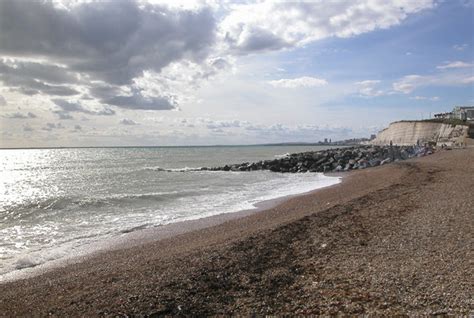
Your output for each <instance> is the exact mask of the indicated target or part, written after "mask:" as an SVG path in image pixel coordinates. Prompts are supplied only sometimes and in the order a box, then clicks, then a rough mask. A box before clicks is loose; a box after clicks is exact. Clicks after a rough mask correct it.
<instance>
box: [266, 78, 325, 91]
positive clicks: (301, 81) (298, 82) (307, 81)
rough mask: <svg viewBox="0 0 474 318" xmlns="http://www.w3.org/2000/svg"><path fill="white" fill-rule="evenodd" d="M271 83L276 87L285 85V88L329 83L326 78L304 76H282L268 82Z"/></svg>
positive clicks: (318, 85)
mask: <svg viewBox="0 0 474 318" xmlns="http://www.w3.org/2000/svg"><path fill="white" fill-rule="evenodd" d="M268 83H269V84H270V85H272V86H275V87H284V88H298V87H321V86H325V85H327V84H328V82H327V81H326V80H325V79H321V78H316V77H309V76H303V77H299V78H293V79H288V78H282V79H279V80H273V81H270V82H268Z"/></svg>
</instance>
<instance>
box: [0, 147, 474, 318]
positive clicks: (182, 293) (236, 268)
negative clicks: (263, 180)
mask: <svg viewBox="0 0 474 318" xmlns="http://www.w3.org/2000/svg"><path fill="white" fill-rule="evenodd" d="M190 208H192V207H190ZM242 216H243V215H242ZM223 221H224V223H222V224H218V225H213V226H210V227H205V228H201V229H197V230H193V231H190V232H186V231H182V232H181V234H178V233H180V232H179V231H178V232H176V233H175V234H176V235H175V234H173V235H170V236H169V237H164V238H162V239H161V240H159V241H156V242H153V241H152V240H149V241H147V243H146V244H143V245H139V246H132V247H129V248H124V249H120V250H112V251H108V252H105V253H101V254H99V255H96V256H94V257H92V258H89V259H86V260H85V261H84V262H80V263H77V264H71V265H68V266H66V267H62V268H57V269H55V270H53V271H50V272H47V273H45V274H43V275H40V276H36V277H32V278H29V279H24V280H19V281H15V282H9V283H5V284H2V285H0V315H1V316H11V317H18V316H31V315H35V316H48V315H49V316H60V317H64V316H160V315H213V314H214V315H215V314H284V313H290V314H298V313H300V314H336V313H346V314H363V313H366V314H376V315H393V314H411V315H415V314H469V313H472V312H474V300H473V295H474V289H473V281H474V272H473V269H472V268H474V262H473V260H474V253H473V247H474V244H473V243H474V239H473V235H472V233H474V149H473V148H470V149H465V150H452V151H442V152H439V153H436V154H434V155H432V156H429V157H424V158H418V159H412V160H407V161H404V162H400V163H396V164H392V165H388V166H382V167H377V168H373V169H367V170H362V171H356V172H353V173H351V174H350V175H348V176H347V177H345V178H344V179H343V182H342V183H341V184H339V185H337V186H333V187H329V188H325V189H322V190H319V191H316V192H314V193H310V194H307V195H304V196H300V197H295V198H291V199H289V200H287V201H285V202H282V203H280V204H279V205H277V206H276V207H273V208H270V209H267V210H264V211H260V212H258V213H253V214H250V215H246V216H243V217H241V218H238V219H229V220H223ZM217 223H219V222H217ZM217 223H216V224H217ZM209 225H212V223H209Z"/></svg>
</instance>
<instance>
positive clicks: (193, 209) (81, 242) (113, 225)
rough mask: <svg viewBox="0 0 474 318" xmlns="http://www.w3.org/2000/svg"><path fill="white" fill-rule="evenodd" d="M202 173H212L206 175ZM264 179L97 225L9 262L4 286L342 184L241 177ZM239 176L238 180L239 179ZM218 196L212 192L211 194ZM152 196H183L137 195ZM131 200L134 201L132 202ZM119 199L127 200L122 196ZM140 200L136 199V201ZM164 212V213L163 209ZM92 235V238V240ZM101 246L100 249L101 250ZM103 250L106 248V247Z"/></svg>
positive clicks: (3, 270)
mask: <svg viewBox="0 0 474 318" xmlns="http://www.w3.org/2000/svg"><path fill="white" fill-rule="evenodd" d="M202 173H212V172H210V171H204V172H202ZM254 173H256V174H261V175H260V176H265V178H263V179H261V180H262V181H259V182H255V183H250V184H236V185H234V186H233V187H229V188H227V189H226V190H225V191H223V192H220V193H214V192H212V191H209V192H207V193H202V194H199V195H188V196H185V195H184V193H183V196H181V197H180V196H177V197H176V204H175V205H174V206H170V207H167V208H166V215H164V214H160V213H161V212H160V213H154V212H153V211H150V212H147V213H143V212H140V213H138V212H133V211H130V213H127V214H124V215H121V216H120V217H113V216H111V218H110V219H109V220H108V221H107V222H99V223H94V222H93V220H92V222H91V223H94V224H97V226H98V228H97V230H96V231H93V232H90V229H89V232H87V233H84V235H81V236H75V237H72V238H68V239H66V238H64V239H63V240H62V241H61V242H55V244H49V245H48V246H45V247H44V248H40V249H37V250H30V251H28V250H26V251H24V252H22V253H19V254H17V255H15V256H14V257H13V258H10V259H8V260H6V262H5V263H4V266H1V267H0V282H1V281H3V280H6V279H12V277H13V278H14V279H15V277H17V275H15V273H14V272H22V271H25V272H32V271H34V270H35V269H36V268H42V267H44V266H42V265H45V264H48V263H55V261H57V260H61V259H67V258H71V257H77V256H81V255H85V254H88V253H93V252H94V251H95V250H94V248H93V247H92V246H93V245H94V244H96V243H98V242H99V241H104V240H107V239H110V238H112V237H114V236H115V237H116V236H120V235H124V234H127V233H130V232H134V231H140V230H143V229H145V228H148V227H153V226H158V225H165V224H169V223H176V222H181V221H187V220H195V219H200V218H204V217H209V216H213V215H217V214H223V213H232V212H238V211H242V210H249V209H254V208H256V206H257V204H258V203H260V202H263V201H267V200H273V199H276V198H280V197H286V196H293V195H297V194H302V193H306V192H309V191H313V190H315V189H320V188H323V187H327V186H331V185H334V184H337V183H339V182H340V181H341V178H339V177H328V176H325V175H323V174H322V173H300V174H274V173H272V172H269V171H257V172H237V173H236V174H238V175H244V174H245V175H247V174H249V175H251V174H254ZM234 175H235V174H234ZM211 190H212V189H211ZM150 194H152V195H163V194H165V195H166V194H178V193H176V192H175V191H169V192H155V193H146V194H137V196H136V197H139V198H140V197H144V198H146V197H147V196H149V195H150ZM129 196H130V195H128V197H129ZM118 197H122V196H121V195H120V196H118ZM134 197H135V196H134ZM157 208H158V207H157ZM91 233H92V234H91ZM97 245H100V244H97ZM102 246H103V244H102Z"/></svg>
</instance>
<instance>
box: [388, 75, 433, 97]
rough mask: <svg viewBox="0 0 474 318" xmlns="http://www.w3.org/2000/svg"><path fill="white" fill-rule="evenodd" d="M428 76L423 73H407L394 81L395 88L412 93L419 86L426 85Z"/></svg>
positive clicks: (398, 90)
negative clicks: (422, 74)
mask: <svg viewBox="0 0 474 318" xmlns="http://www.w3.org/2000/svg"><path fill="white" fill-rule="evenodd" d="M426 79H427V77H423V76H421V75H407V76H405V77H403V78H402V79H401V80H399V81H397V82H395V83H393V85H392V86H393V90H394V91H396V92H400V93H404V94H410V93H411V92H412V91H413V90H414V89H415V88H417V87H418V86H421V85H424V84H425V80H426Z"/></svg>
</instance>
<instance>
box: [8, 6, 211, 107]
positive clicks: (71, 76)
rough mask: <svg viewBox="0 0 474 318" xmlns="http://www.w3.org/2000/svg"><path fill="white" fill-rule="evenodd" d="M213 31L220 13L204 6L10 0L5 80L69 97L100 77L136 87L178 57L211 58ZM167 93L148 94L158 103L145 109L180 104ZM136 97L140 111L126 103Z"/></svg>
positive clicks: (107, 82)
mask: <svg viewBox="0 0 474 318" xmlns="http://www.w3.org/2000/svg"><path fill="white" fill-rule="evenodd" d="M26 13H28V14H26ZM215 31H216V21H215V18H214V16H213V14H212V10H211V9H210V8H206V7H199V8H194V9H193V10H183V9H177V8H170V7H168V6H165V5H159V4H156V5H152V4H147V3H144V2H136V1H131V0H130V1H128V0H119V1H113V2H112V1H104V2H64V3H60V2H57V1H54V2H53V1H33V2H25V1H14V0H4V1H0V42H1V43H2V45H1V46H0V55H3V56H9V57H11V58H10V59H11V61H10V62H9V63H10V65H8V63H5V61H4V62H3V64H2V65H1V67H0V80H1V81H2V82H3V83H4V85H5V86H7V87H11V88H13V89H15V90H17V91H19V92H21V93H23V94H27V95H34V94H39V93H41V94H45V95H60V96H70V95H75V94H78V93H79V92H80V91H88V90H89V89H90V88H91V87H93V86H95V85H98V84H101V83H102V84H105V85H110V86H113V87H116V88H122V87H130V85H132V82H133V79H134V78H137V77H140V76H142V75H143V72H144V71H146V70H151V71H154V72H157V73H160V71H161V70H162V69H163V68H164V67H166V66H167V65H169V64H171V63H173V62H175V61H181V60H189V61H193V62H196V63H201V62H202V61H205V60H206V59H207V58H208V56H209V53H210V51H211V48H212V46H213V44H214V42H215ZM32 61H33V62H32ZM13 64H15V65H16V68H12V65H13ZM59 84H60V85H59ZM78 88H80V89H78ZM91 95H92V97H94V95H93V94H91ZM166 98H167V97H166V96H148V99H151V100H154V102H152V103H145V105H146V109H152V107H155V106H156V107H157V109H163V108H162V105H166V107H165V108H164V109H170V108H172V107H174V104H172V103H171V102H169V103H164V100H165V99H166ZM109 101H110V102H114V100H109ZM135 101H137V102H138V103H139V104H140V103H142V102H143V100H141V99H140V98H139V97H137V96H135V97H134V98H133V99H128V100H127V103H124V105H125V106H127V107H128V108H138V109H140V106H138V107H134V106H130V104H129V103H128V102H135ZM158 101H159V102H158ZM115 104H122V103H121V102H120V101H118V102H117V101H116V103H115Z"/></svg>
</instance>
